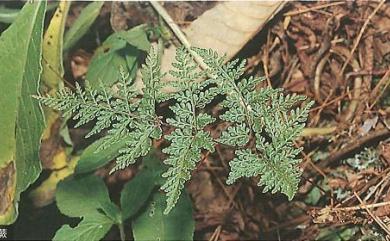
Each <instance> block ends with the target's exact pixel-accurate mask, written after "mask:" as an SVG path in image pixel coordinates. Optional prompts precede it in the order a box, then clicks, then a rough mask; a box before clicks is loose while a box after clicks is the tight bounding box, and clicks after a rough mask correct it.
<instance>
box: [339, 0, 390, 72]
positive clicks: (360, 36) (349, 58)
mask: <svg viewBox="0 0 390 241" xmlns="http://www.w3.org/2000/svg"><path fill="white" fill-rule="evenodd" d="M385 2H386V1H385V0H383V1H381V2H379V4H378V6H376V8H375V9H374V11H372V13H371V14H370V16H368V18H367V19H366V21H365V22H364V24H363V26H362V28H361V29H360V32H359V35H358V36H357V38H356V41H355V43H354V45H353V47H352V50H351V53H350V54H349V55H348V57H347V60H346V61H345V62H344V64H343V67H342V68H341V73H344V70H345V68H346V67H347V65H348V63H349V61H351V59H352V56H353V54H354V53H355V51H356V49H357V46H358V45H359V43H360V40H361V39H362V36H363V34H364V31H365V30H366V28H367V26H368V23H369V22H370V20H371V19H372V18H373V17H374V16H375V14H376V13H377V12H378V11H379V9H380V8H381V7H382V6H383V4H384V3H385Z"/></svg>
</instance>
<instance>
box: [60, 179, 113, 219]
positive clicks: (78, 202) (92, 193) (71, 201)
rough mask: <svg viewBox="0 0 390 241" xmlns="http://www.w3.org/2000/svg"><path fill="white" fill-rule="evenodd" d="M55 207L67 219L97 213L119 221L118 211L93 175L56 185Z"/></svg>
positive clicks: (67, 180)
mask: <svg viewBox="0 0 390 241" xmlns="http://www.w3.org/2000/svg"><path fill="white" fill-rule="evenodd" d="M56 201H57V206H58V208H59V209H60V211H61V213H63V214H65V215H67V216H69V217H82V216H89V215H91V214H95V213H99V210H100V209H101V210H102V211H103V212H104V213H105V214H106V215H107V216H109V217H111V218H113V219H119V218H118V217H119V210H118V209H117V207H116V206H115V205H114V204H112V202H111V200H110V198H109V195H108V191H107V188H106V186H105V184H104V182H103V180H102V179H101V178H99V177H97V176H94V175H88V176H80V177H73V178H68V179H66V180H64V181H62V182H60V183H59V184H58V187H57V192H56Z"/></svg>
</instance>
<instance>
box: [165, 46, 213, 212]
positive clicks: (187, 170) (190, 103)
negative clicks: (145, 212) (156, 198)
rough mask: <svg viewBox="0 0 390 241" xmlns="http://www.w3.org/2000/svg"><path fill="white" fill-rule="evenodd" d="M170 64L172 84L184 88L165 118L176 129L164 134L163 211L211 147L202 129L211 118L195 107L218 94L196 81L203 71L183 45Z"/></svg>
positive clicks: (203, 104) (171, 203)
mask: <svg viewBox="0 0 390 241" xmlns="http://www.w3.org/2000/svg"><path fill="white" fill-rule="evenodd" d="M172 65H173V67H174V70H173V71H171V72H170V74H171V75H172V76H173V77H175V78H176V79H177V81H175V82H173V85H174V86H175V87H177V88H179V89H181V90H183V91H179V92H178V93H176V94H175V95H174V96H173V98H174V99H176V100H177V101H178V102H177V103H176V104H175V105H173V106H171V107H170V109H171V110H172V111H173V112H174V114H175V118H168V119H167V122H168V123H169V124H171V125H172V126H173V127H175V128H176V129H175V130H174V131H173V132H172V133H171V134H170V135H168V136H167V137H166V139H167V140H169V141H171V145H170V146H169V147H167V148H165V149H163V152H164V153H166V154H168V155H169V157H168V159H166V160H165V161H164V163H165V164H167V165H169V166H170V167H169V169H168V170H167V171H166V172H165V173H164V174H163V177H164V178H167V180H166V182H165V183H164V185H162V187H161V189H162V190H164V191H165V192H166V193H167V207H166V209H165V211H164V213H165V214H167V213H169V212H170V211H171V210H172V208H173V207H174V206H175V204H176V202H177V200H178V198H179V197H180V194H181V191H182V189H183V188H184V184H185V182H186V181H188V180H189V179H190V177H191V172H192V170H194V169H195V167H196V163H197V162H199V161H200V158H201V150H202V149H206V150H209V151H213V150H214V142H213V139H212V138H211V136H210V134H209V133H207V132H205V131H204V130H203V128H204V127H205V126H206V125H208V124H210V123H211V122H213V121H214V118H213V117H211V116H210V115H208V114H205V113H198V112H199V111H198V109H199V108H203V107H204V106H205V105H206V104H208V103H209V102H210V101H211V100H212V99H213V98H214V97H215V95H216V94H217V91H216V90H214V89H211V90H210V89H209V91H208V92H207V90H206V91H205V90H204V89H203V88H204V87H205V85H204V84H201V83H198V82H197V81H199V78H201V77H202V76H204V74H203V73H200V72H198V71H197V65H196V64H195V62H194V61H193V60H192V58H191V56H190V54H189V53H188V52H187V51H186V50H185V49H184V48H179V49H178V50H177V53H176V61H175V62H174V63H173V64H172ZM200 93H204V94H203V97H204V98H202V99H201V98H199V96H200Z"/></svg>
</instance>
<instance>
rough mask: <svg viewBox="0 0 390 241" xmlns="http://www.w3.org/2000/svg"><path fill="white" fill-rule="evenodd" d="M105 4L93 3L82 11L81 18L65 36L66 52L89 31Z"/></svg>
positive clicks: (102, 2)
mask: <svg viewBox="0 0 390 241" xmlns="http://www.w3.org/2000/svg"><path fill="white" fill-rule="evenodd" d="M103 4H104V1H101V2H93V3H90V4H89V5H88V6H87V7H85V8H84V9H83V10H82V11H81V13H80V15H79V17H78V18H77V19H76V21H75V22H74V23H73V25H72V26H71V27H70V29H69V30H68V32H66V34H65V38H64V51H66V50H68V49H70V48H72V47H73V46H74V44H75V43H77V41H79V40H80V39H81V38H82V37H83V35H84V34H85V33H86V32H87V31H88V29H89V28H90V27H91V25H92V24H93V22H94V21H95V19H96V18H97V16H99V12H100V9H101V8H102V6H103Z"/></svg>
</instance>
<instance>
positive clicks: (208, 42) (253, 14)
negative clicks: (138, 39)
mask: <svg viewBox="0 0 390 241" xmlns="http://www.w3.org/2000/svg"><path fill="white" fill-rule="evenodd" d="M283 6H284V2H282V1H269V2H265V1H264V2H263V1H260V2H256V1H253V2H249V1H248V2H221V3H219V4H217V5H216V6H215V7H214V8H212V9H210V10H208V11H206V12H204V13H203V14H202V15H201V16H199V17H198V18H197V19H196V20H195V21H193V22H192V23H191V24H190V25H188V26H187V27H185V28H182V31H183V33H184V34H185V35H186V37H187V39H188V41H189V42H190V43H191V45H192V46H195V47H201V48H206V49H208V48H212V49H214V50H215V51H217V52H218V53H219V54H221V55H223V54H225V53H226V57H227V60H228V59H231V58H232V57H233V56H234V55H236V54H237V53H238V51H240V50H241V48H242V47H243V46H244V45H245V44H246V43H247V42H248V41H249V40H250V39H252V38H253V37H254V36H255V34H257V33H258V32H259V31H260V30H261V28H262V27H263V26H264V25H265V24H266V23H267V22H268V20H270V19H271V18H272V17H273V16H274V15H275V14H276V13H277V12H278V11H279V10H280V9H281V8H282V7H283ZM175 52H176V48H175V47H174V46H171V47H170V48H168V49H166V50H165V52H164V56H163V58H162V70H163V71H166V70H168V69H169V68H170V66H171V63H172V62H173V59H174V56H175Z"/></svg>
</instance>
